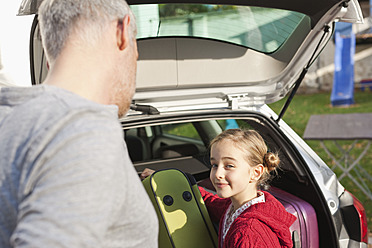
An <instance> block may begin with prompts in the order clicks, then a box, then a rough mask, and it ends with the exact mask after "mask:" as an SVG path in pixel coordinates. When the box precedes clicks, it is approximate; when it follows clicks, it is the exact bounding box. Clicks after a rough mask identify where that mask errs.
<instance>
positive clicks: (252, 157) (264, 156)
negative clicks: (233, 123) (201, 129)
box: [210, 129, 280, 189]
mask: <svg viewBox="0 0 372 248" xmlns="http://www.w3.org/2000/svg"><path fill="white" fill-rule="evenodd" d="M222 140H230V141H232V142H233V143H234V144H235V145H236V146H237V147H238V148H240V149H241V150H242V151H243V152H245V153H246V155H247V156H246V159H247V162H248V163H249V164H250V165H251V166H256V165H258V164H262V165H263V166H264V173H263V174H262V176H261V178H260V179H259V180H258V182H257V188H258V189H267V188H268V181H269V180H270V179H271V174H270V172H272V171H275V170H276V169H277V168H278V167H279V163H280V159H279V156H278V154H277V153H273V152H269V151H268V150H267V145H266V143H265V141H264V140H263V138H262V137H261V135H260V134H259V133H258V132H257V131H255V130H248V129H246V130H244V129H228V130H225V131H223V132H222V133H220V134H219V135H217V136H216V137H215V138H214V139H213V140H212V141H211V143H210V147H212V145H214V144H216V143H218V142H220V141H222Z"/></svg>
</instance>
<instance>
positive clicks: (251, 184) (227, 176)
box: [210, 140, 263, 205]
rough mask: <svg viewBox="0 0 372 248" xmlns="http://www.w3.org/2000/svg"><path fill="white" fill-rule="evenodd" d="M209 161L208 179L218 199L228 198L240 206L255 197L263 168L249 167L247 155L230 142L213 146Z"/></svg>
mask: <svg viewBox="0 0 372 248" xmlns="http://www.w3.org/2000/svg"><path fill="white" fill-rule="evenodd" d="M210 160H211V165H212V170H211V174H210V179H211V181H212V184H213V186H214V187H215V189H216V191H217V195H218V196H219V197H221V198H228V197H230V198H231V200H232V201H233V203H234V202H235V203H238V205H241V204H242V203H244V202H246V201H248V200H251V199H253V198H255V197H256V196H257V190H256V184H257V180H258V179H259V177H260V176H261V175H262V172H263V166H262V165H250V164H249V163H248V161H247V155H246V154H245V153H244V152H243V151H242V150H241V149H240V148H239V147H237V146H236V145H235V144H234V143H233V142H232V141H231V140H222V141H219V142H217V143H215V144H213V145H212V147H211V158H210ZM252 166H253V167H252ZM234 205H235V204H234Z"/></svg>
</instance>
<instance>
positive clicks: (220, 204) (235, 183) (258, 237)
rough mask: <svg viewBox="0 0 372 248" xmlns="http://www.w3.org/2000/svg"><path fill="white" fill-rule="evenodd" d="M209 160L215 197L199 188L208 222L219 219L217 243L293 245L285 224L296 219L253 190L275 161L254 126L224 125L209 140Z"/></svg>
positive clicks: (277, 202)
mask: <svg viewBox="0 0 372 248" xmlns="http://www.w3.org/2000/svg"><path fill="white" fill-rule="evenodd" d="M210 161H211V165H212V170H211V173H210V180H211V182H212V184H213V186H214V188H215V190H216V191H217V195H218V196H216V195H214V194H212V193H210V192H207V191H206V190H204V189H203V188H201V187H199V189H200V192H201V194H202V196H203V199H204V201H205V204H206V206H207V208H208V211H209V214H210V216H211V218H212V220H213V221H218V220H219V222H220V225H219V246H220V247H223V248H227V247H255V248H257V247H265V248H267V247H292V239H291V234H290V231H289V227H290V226H291V225H292V223H293V222H294V221H295V219H296V217H294V216H293V215H291V214H289V213H288V212H287V211H286V210H285V209H284V207H283V205H281V203H279V201H277V200H276V199H275V198H274V197H273V196H272V195H271V194H269V193H268V192H265V191H260V190H258V188H262V187H263V186H264V185H265V183H266V182H267V180H268V179H269V177H270V172H271V171H273V170H275V169H276V168H277V166H278V165H279V162H280V160H279V157H278V155H277V154H274V153H271V152H267V146H266V144H265V142H264V140H263V139H262V137H261V136H260V135H259V134H258V133H257V132H256V131H253V130H240V129H228V130H226V131H224V132H222V133H221V134H219V135H218V136H217V137H216V138H215V139H213V140H212V142H211V156H210Z"/></svg>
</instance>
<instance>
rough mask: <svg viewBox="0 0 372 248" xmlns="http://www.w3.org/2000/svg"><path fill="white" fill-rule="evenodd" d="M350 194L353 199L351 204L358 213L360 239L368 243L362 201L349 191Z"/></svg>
mask: <svg viewBox="0 0 372 248" xmlns="http://www.w3.org/2000/svg"><path fill="white" fill-rule="evenodd" d="M349 193H350V192H349ZM350 195H351V196H352V197H353V199H354V203H353V205H354V207H355V209H356V211H357V212H358V215H359V220H360V236H361V239H360V241H362V242H364V243H367V244H368V223H367V215H366V211H365V209H364V207H363V205H362V203H361V202H360V201H359V200H358V198H356V197H355V196H354V195H353V194H351V193H350Z"/></svg>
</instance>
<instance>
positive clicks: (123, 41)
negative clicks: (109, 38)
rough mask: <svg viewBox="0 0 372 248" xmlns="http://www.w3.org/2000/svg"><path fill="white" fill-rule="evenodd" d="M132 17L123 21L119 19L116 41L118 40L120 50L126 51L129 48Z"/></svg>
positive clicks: (127, 16)
mask: <svg viewBox="0 0 372 248" xmlns="http://www.w3.org/2000/svg"><path fill="white" fill-rule="evenodd" d="M130 21H131V20H130V17H129V15H126V16H125V17H124V18H123V19H119V20H118V23H117V30H116V39H117V46H118V48H119V50H121V51H122V50H124V49H125V48H127V47H128V46H129V42H130V40H129V39H130V36H129V24H130Z"/></svg>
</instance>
